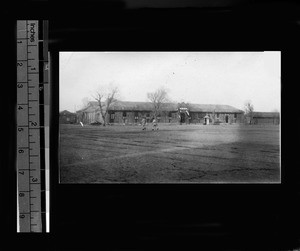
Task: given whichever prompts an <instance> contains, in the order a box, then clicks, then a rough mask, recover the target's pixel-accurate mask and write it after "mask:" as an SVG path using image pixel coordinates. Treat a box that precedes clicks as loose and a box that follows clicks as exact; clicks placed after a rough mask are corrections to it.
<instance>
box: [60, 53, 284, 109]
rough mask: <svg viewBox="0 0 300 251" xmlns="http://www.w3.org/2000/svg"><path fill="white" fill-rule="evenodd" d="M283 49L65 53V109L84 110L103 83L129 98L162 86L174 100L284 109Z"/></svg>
mask: <svg viewBox="0 0 300 251" xmlns="http://www.w3.org/2000/svg"><path fill="white" fill-rule="evenodd" d="M280 64H281V54H280V52H60V55H59V87H60V90H59V92H60V95H59V96H60V99H59V102H60V109H59V110H60V111H63V110H68V111H70V112H74V111H75V110H79V109H81V108H82V105H83V102H82V99H83V98H85V97H88V98H90V100H91V101H93V100H94V99H93V97H92V96H93V94H94V93H95V91H96V90H97V89H99V87H100V86H108V85H113V86H117V87H118V89H119V99H120V100H123V101H148V100H147V93H149V92H154V91H155V90H156V89H158V88H160V87H164V88H165V89H167V90H168V95H169V98H170V100H171V101H172V102H188V103H196V104H224V105H231V106H233V107H236V108H238V109H241V110H244V103H245V101H246V100H251V102H252V104H253V106H254V110H255V111H260V112H270V111H274V110H275V109H276V110H278V111H280V96H281V65H280Z"/></svg>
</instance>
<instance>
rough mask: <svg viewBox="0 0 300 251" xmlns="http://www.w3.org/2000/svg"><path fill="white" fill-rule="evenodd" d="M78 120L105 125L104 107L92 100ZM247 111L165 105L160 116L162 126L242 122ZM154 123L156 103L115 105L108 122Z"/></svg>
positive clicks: (192, 105) (186, 105)
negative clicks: (101, 109)
mask: <svg viewBox="0 0 300 251" xmlns="http://www.w3.org/2000/svg"><path fill="white" fill-rule="evenodd" d="M76 115H77V121H78V122H82V123H84V124H91V123H96V122H99V123H103V119H102V116H101V114H100V108H99V105H98V103H97V102H96V101H91V102H89V104H88V105H87V107H86V108H84V109H81V110H79V111H77V112H76ZM243 115H244V112H243V111H242V110H239V109H237V108H235V107H232V106H229V105H210V104H189V103H180V104H178V103H165V104H163V107H162V109H161V111H160V112H159V114H158V116H157V120H158V122H159V123H194V124H196V123H202V124H204V123H206V124H208V123H218V122H219V123H242V122H243ZM143 117H144V118H146V120H147V122H148V123H149V122H151V121H152V119H153V117H154V114H153V104H152V103H151V102H130V101H116V102H114V103H113V104H112V105H111V106H110V108H109V110H108V113H107V115H106V123H110V124H139V123H140V122H141V120H142V118H143Z"/></svg>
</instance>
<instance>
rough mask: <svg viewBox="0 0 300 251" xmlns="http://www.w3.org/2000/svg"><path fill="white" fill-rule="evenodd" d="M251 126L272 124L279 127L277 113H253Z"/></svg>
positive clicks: (278, 115)
mask: <svg viewBox="0 0 300 251" xmlns="http://www.w3.org/2000/svg"><path fill="white" fill-rule="evenodd" d="M252 117H253V124H255V125H257V124H273V125H279V123H280V114H279V112H253V116H252Z"/></svg>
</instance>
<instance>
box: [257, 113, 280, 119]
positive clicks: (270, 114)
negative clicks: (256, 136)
mask: <svg viewBox="0 0 300 251" xmlns="http://www.w3.org/2000/svg"><path fill="white" fill-rule="evenodd" d="M274 117H279V112H253V118H274Z"/></svg>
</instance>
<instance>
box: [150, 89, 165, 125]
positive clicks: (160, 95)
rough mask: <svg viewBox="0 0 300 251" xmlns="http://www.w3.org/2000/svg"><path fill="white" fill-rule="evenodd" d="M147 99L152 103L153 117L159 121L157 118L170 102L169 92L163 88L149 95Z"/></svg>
mask: <svg viewBox="0 0 300 251" xmlns="http://www.w3.org/2000/svg"><path fill="white" fill-rule="evenodd" d="M147 98H148V100H149V101H150V102H151V103H152V111H153V115H154V118H155V119H157V116H158V115H159V114H160V113H161V112H162V111H163V108H164V105H165V103H166V102H168V101H169V99H168V92H167V90H166V89H165V88H163V87H161V88H159V89H157V90H156V91H155V92H149V93H147Z"/></svg>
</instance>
